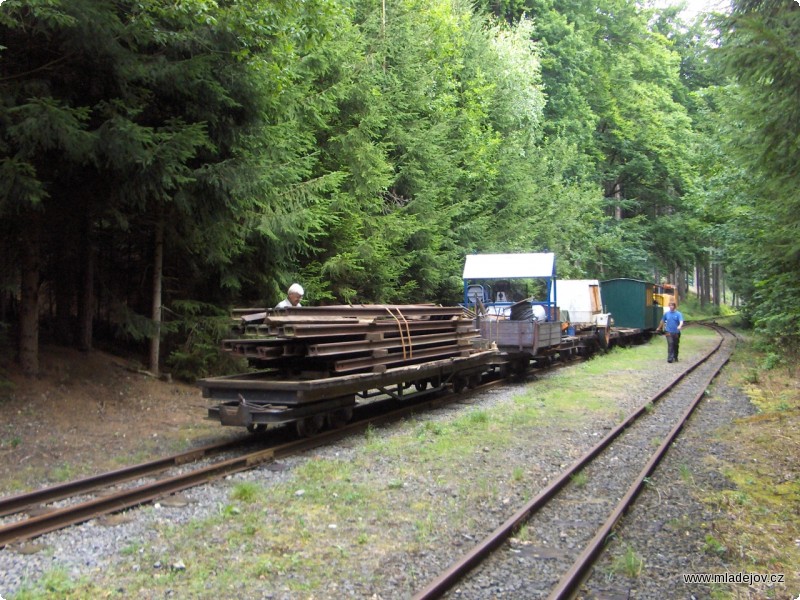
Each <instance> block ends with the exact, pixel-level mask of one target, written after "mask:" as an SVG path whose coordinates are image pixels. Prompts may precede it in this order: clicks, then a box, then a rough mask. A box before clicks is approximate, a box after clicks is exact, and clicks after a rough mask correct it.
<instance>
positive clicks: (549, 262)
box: [463, 252, 556, 279]
mask: <svg viewBox="0 0 800 600" xmlns="http://www.w3.org/2000/svg"><path fill="white" fill-rule="evenodd" d="M555 271H556V255H555V253H554V252H534V253H527V254H468V255H467V260H466V262H465V263H464V275H463V279H524V278H539V277H554V276H555Z"/></svg>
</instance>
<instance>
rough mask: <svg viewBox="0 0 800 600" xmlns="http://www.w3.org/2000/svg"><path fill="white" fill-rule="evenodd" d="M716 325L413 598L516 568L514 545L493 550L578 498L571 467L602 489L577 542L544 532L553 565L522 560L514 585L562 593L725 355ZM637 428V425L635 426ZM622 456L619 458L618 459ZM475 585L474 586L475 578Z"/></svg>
mask: <svg viewBox="0 0 800 600" xmlns="http://www.w3.org/2000/svg"><path fill="white" fill-rule="evenodd" d="M716 329H717V331H718V332H720V334H721V337H720V340H719V342H718V344H717V345H716V347H715V348H714V349H712V350H711V351H710V352H709V353H708V354H706V355H705V356H704V357H702V358H701V359H700V360H699V361H698V362H697V363H695V364H693V365H689V366H688V368H686V369H685V370H683V371H682V372H681V373H680V374H679V375H678V376H677V377H676V378H675V379H674V380H673V381H672V382H671V383H670V384H668V385H667V386H665V387H664V388H663V389H662V390H660V391H659V392H658V393H656V394H655V395H654V396H653V397H651V398H648V399H647V400H646V401H645V402H643V403H642V404H641V406H640V407H639V408H638V409H637V410H636V411H634V412H633V413H632V414H631V415H629V416H628V417H627V418H626V419H625V420H624V421H623V422H622V423H620V424H619V425H618V426H617V427H616V428H615V429H613V430H612V431H611V432H610V433H609V434H608V435H607V436H606V437H605V438H604V439H603V440H601V441H600V442H599V443H598V444H597V445H595V446H594V447H593V448H592V449H591V450H590V451H588V452H587V453H586V454H584V455H583V456H582V457H580V458H579V459H578V460H576V461H575V462H574V463H573V464H572V465H571V466H570V467H568V468H567V469H566V470H565V471H564V472H562V473H561V475H560V476H558V477H557V478H556V480H555V481H554V482H553V483H551V484H550V485H549V486H548V487H547V488H545V489H544V490H542V491H541V492H540V493H539V494H538V495H537V496H536V497H535V498H534V499H533V500H531V501H530V502H528V503H527V504H526V505H525V506H523V507H521V508H520V509H519V510H518V511H517V512H516V513H515V514H514V515H512V516H511V517H510V518H509V519H507V520H506V522H505V523H503V524H502V525H501V526H500V527H498V528H497V529H495V531H493V532H492V533H491V534H490V535H489V536H488V537H486V538H485V539H484V540H482V541H481V542H480V543H479V544H477V545H476V546H474V547H473V548H472V549H471V550H470V551H469V552H467V553H466V554H464V555H463V556H462V557H461V558H460V559H458V560H457V561H456V562H455V563H453V564H452V565H451V566H450V567H449V568H448V569H447V570H446V571H444V572H443V573H441V574H440V575H439V576H438V577H437V578H436V579H434V580H433V581H431V582H430V583H429V584H428V585H427V586H426V587H425V588H424V589H423V590H421V591H420V592H418V593H417V594H416V595H415V596H414V599H415V600H423V599H424V600H427V599H430V598H439V597H441V596H443V595H445V594H446V593H447V592H448V591H449V590H450V589H451V588H452V587H453V586H455V585H456V584H457V583H459V582H462V583H465V582H468V581H469V580H471V579H482V580H484V581H485V580H491V581H502V580H503V575H502V574H503V573H505V572H509V571H513V570H514V569H517V570H519V568H518V567H515V565H514V563H516V562H517V557H516V556H515V555H514V553H513V552H502V551H501V549H502V548H503V547H504V544H505V543H506V542H507V540H508V539H509V538H510V537H511V536H512V535H514V534H515V533H516V532H518V531H519V529H520V528H521V527H522V526H523V525H524V526H526V527H527V528H528V529H529V530H534V531H535V530H536V522H537V519H551V520H552V519H553V518H555V517H554V515H563V514H567V513H568V511H569V508H568V507H569V505H570V504H574V503H576V502H585V500H577V499H576V497H577V496H581V495H583V496H585V491H583V492H581V493H579V494H577V495H576V496H572V492H573V491H576V490H575V487H576V486H574V485H573V486H568V485H567V484H569V483H570V481H571V480H572V478H573V477H575V475H576V474H577V473H579V472H583V473H587V474H588V478H589V479H590V480H593V481H597V482H599V485H598V489H600V490H602V491H601V492H598V493H597V494H596V497H593V499H592V500H593V503H596V504H597V510H595V511H594V513H595V516H594V517H593V519H592V520H591V522H588V523H586V524H585V525H582V527H581V532H580V536H571V538H572V539H574V537H581V538H582V542H581V545H582V547H581V548H579V549H574V548H571V547H568V545H566V544H565V543H564V540H559V539H552V540H547V548H548V550H549V551H550V552H551V557H552V556H556V555H557V556H558V560H556V561H555V562H557V563H558V566H557V567H556V569H555V570H554V569H553V568H552V567H551V566H550V565H548V566H547V567H546V568H542V569H541V570H540V569H539V568H538V567H540V566H542V565H537V564H536V563H535V564H534V566H533V568H531V567H530V565H526V566H525V568H524V570H525V571H526V573H525V574H524V575H523V577H522V578H523V579H525V580H526V583H525V584H524V587H522V589H519V590H516V592H517V593H520V594H522V595H523V596H524V597H526V598H545V597H547V598H553V599H555V598H568V597H570V596H571V595H572V594H574V592H575V590H576V589H577V588H578V586H579V585H580V582H581V581H582V579H583V578H584V577H585V575H586V573H587V572H588V570H589V569H590V568H591V565H592V564H593V562H594V560H595V559H596V557H597V556H598V554H599V553H600V552H601V551H602V546H603V544H604V542H605V540H606V539H607V537H608V535H609V534H610V533H611V531H612V528H613V527H614V525H615V524H616V523H617V521H618V520H619V519H620V518H621V517H622V515H623V513H624V511H625V510H626V508H627V507H628V506H630V504H631V503H632V502H633V501H634V500H635V498H636V496H637V494H638V492H639V491H640V489H641V488H642V485H643V484H644V482H645V480H646V478H647V477H648V475H649V474H650V473H652V471H653V470H654V469H655V467H656V465H657V464H658V462H659V461H660V460H661V459H662V458H663V457H664V455H665V454H666V452H667V450H668V448H669V446H670V445H671V444H672V443H673V441H674V440H675V438H676V436H677V435H678V433H679V432H680V430H681V429H682V428H683V426H684V424H685V423H686V421H687V420H688V418H689V416H690V415H691V414H692V412H693V410H694V409H695V407H696V406H697V404H698V403H699V401H700V399H701V398H702V397H703V396H704V394H705V391H706V389H707V387H708V386H709V385H710V384H711V382H712V380H713V379H714V377H716V375H717V374H718V373H719V371H720V370H721V369H722V367H723V366H724V365H725V364H726V363H727V361H728V359H729V358H730V355H731V354H732V352H733V348H734V346H735V337H734V336H733V334H731V333H730V332H727V331H726V330H723V329H721V328H718V327H717V328H716ZM662 408H663V410H662ZM661 412H664V413H667V415H666V417H665V416H664V415H661V414H660V413H661ZM675 415H677V416H675ZM665 418H668V419H669V422H668V423H666V424H664V423H662V424H660V425H659V426H658V427H657V428H656V429H646V428H647V427H648V426H647V425H645V423H646V421H648V419H649V420H651V421H652V420H658V419H661V420H662V421H663V420H664V419H665ZM640 429H641V431H642V433H641V434H637V431H639V430H640ZM655 430H660V431H661V433H660V434H659V436H660V439H661V441H660V444H659V446H658V448H657V450H655V452H653V453H652V454H651V455H649V456H643V455H645V454H647V452H642V451H641V450H642V449H646V448H647V447H648V446H650V445H651V443H652V437H651V436H652V431H655ZM637 435H638V438H637ZM620 457H622V460H620ZM622 461H624V464H621V462H622ZM620 498H621V499H620ZM618 499H619V500H618ZM539 562H540V563H542V562H545V561H539ZM554 574H555V575H554ZM469 587H470V586H468V585H464V586H462V589H460V593H459V595H458V597H459V598H469V597H471V596H470V595H469V593H466V592H465V589H469ZM476 589H481V588H480V586H476ZM504 591H505V592H506V593H508V594H510V595H509V596H508V597H515V596H514V595H513V594H514V592H515V590H508V589H506V590H504ZM476 597H477V596H476ZM520 597H522V596H520Z"/></svg>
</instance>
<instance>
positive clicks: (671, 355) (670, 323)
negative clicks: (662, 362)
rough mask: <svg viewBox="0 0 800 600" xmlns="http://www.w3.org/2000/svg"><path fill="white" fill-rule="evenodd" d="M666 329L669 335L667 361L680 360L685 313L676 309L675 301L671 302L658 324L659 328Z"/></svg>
mask: <svg viewBox="0 0 800 600" xmlns="http://www.w3.org/2000/svg"><path fill="white" fill-rule="evenodd" d="M662 328H663V329H664V332H665V333H666V335H667V362H678V346H680V343H681V329H682V328H683V315H682V314H681V313H680V312H679V311H678V310H677V309H676V304H675V303H674V302H670V303H669V310H668V311H667V312H665V313H664V318H663V319H661V323H660V324H659V325H658V330H661V329H662Z"/></svg>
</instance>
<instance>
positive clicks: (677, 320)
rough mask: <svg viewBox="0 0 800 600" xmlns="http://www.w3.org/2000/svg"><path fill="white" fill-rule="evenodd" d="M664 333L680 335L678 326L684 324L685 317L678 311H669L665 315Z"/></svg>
mask: <svg viewBox="0 0 800 600" xmlns="http://www.w3.org/2000/svg"><path fill="white" fill-rule="evenodd" d="M663 321H664V331H666V332H667V333H680V330H679V329H678V325H680V324H681V323H682V322H683V315H682V314H681V313H680V311H677V310H668V311H667V312H665V313H664V319H663Z"/></svg>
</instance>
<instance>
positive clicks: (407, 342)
mask: <svg viewBox="0 0 800 600" xmlns="http://www.w3.org/2000/svg"><path fill="white" fill-rule="evenodd" d="M385 308H386V312H388V313H389V314H390V315H391V317H392V318H393V319H394V320H395V323H397V329H398V331H399V332H400V344H401V347H402V349H403V360H407V359H409V358H412V357H413V356H414V347H413V345H412V343H411V327H410V326H409V324H408V320H407V319H406V318H405V316H403V313H402V311H401V310H400V309H399V308H398V309H397V315H395V314H394V313H393V312H392V309H391V308H389V307H388V306H387V307H385ZM403 325H405V326H406V337H403ZM406 347H408V355H406Z"/></svg>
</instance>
